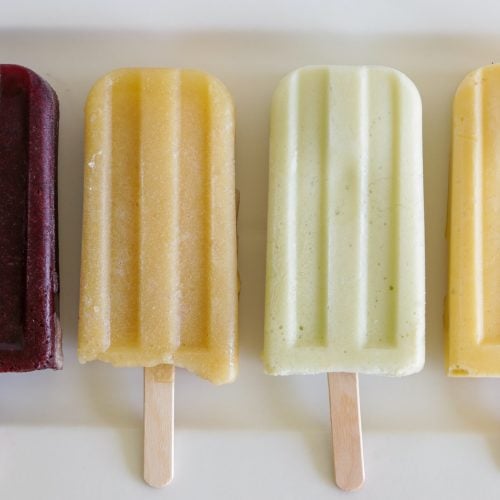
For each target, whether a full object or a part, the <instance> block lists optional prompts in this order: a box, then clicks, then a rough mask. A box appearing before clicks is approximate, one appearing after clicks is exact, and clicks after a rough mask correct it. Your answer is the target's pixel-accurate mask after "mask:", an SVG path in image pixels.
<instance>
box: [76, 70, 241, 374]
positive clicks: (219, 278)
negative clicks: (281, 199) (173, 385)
mask: <svg viewBox="0 0 500 500" xmlns="http://www.w3.org/2000/svg"><path fill="white" fill-rule="evenodd" d="M234 193H235V178H234V110H233V104H232V99H231V97H230V95H229V93H228V91H227V90H226V88H225V87H224V86H223V85H222V84H221V83H220V82H219V81H218V80H216V79H215V78H213V77H211V76H210V75H207V74H205V73H202V72H199V71H193V70H177V69H123V70H117V71H113V72H111V73H109V74H107V75H106V76H104V77H103V78H102V79H101V80H99V81H98V82H97V83H96V84H95V86H94V87H93V89H92V91H91V92H90V94H89V97H88V100H87V105H86V135H85V174H84V210H83V246H82V267H81V294H80V321H79V346H78V354H79V359H80V361H81V362H87V361H91V360H96V359H98V360H101V361H108V362H111V363H112V364H113V365H116V366H144V367H151V366H155V365H158V364H161V363H168V364H175V365H176V366H180V367H184V368H187V369H188V370H190V371H192V372H194V373H196V374H197V375H199V376H201V377H203V378H206V379H208V380H210V381H212V382H215V383H225V382H230V381H232V380H233V379H234V377H235V375H236V371H237V331H238V316H237V311H238V289H237V269H236V215H235V214H236V212H235V194H234Z"/></svg>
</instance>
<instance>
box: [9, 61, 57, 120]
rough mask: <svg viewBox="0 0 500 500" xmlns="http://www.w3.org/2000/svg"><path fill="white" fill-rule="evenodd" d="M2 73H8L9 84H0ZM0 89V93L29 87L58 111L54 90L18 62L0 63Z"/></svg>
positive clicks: (36, 74)
mask: <svg viewBox="0 0 500 500" xmlns="http://www.w3.org/2000/svg"><path fill="white" fill-rule="evenodd" d="M4 75H8V81H9V85H8V86H5V85H2V80H3V78H4ZM0 89H1V93H4V92H9V89H10V91H11V92H18V91H21V90H20V89H30V92H31V93H35V94H37V95H38V96H40V97H41V98H43V99H44V100H45V101H46V102H51V103H53V104H52V105H53V106H54V107H55V109H56V113H58V106H59V101H58V98H57V94H56V92H55V90H54V89H53V88H52V87H51V85H50V84H49V83H48V82H47V81H46V80H45V79H44V78H42V77H41V76H40V75H39V74H38V73H36V72H35V71H33V70H32V69H30V68H27V67H26V66H21V65H20V64H0Z"/></svg>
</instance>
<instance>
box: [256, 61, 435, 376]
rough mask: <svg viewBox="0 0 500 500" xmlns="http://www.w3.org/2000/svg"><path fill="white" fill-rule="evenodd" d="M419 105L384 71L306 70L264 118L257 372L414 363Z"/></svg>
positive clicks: (420, 236)
mask: <svg viewBox="0 0 500 500" xmlns="http://www.w3.org/2000/svg"><path fill="white" fill-rule="evenodd" d="M421 116H422V112H421V101H420V96H419V94H418V91H417V89H416V88H415V85H414V84H413V83H412V82H411V81H410V80H409V79H408V78H407V77H406V76H405V75H403V74H402V73H400V72H399V71H396V70H394V69H391V68H385V67H365V66H362V67H348V66H346V67H342V66H317V67H305V68H301V69H299V70H296V71H294V72H292V73H290V74H289V75H288V76H287V77H285V78H284V79H283V80H282V81H281V83H280V84H279V86H278V88H277V90H276V92H275V94H274V98H273V104H272V115H271V142H270V177H269V213H268V246H267V277H266V312H265V347H264V354H263V359H264V363H265V368H266V371H267V372H268V373H270V374H273V375H287V374H294V373H322V372H338V371H344V372H358V373H370V374H384V375H408V374H411V373H414V372H417V371H419V370H420V369H421V368H422V366H423V363H424V357H425V345H424V330H425V265H424V200H423V168H422V118H421Z"/></svg>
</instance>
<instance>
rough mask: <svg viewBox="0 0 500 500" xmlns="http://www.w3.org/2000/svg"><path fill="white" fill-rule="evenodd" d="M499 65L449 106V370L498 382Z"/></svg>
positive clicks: (468, 82) (468, 81)
mask: <svg viewBox="0 0 500 500" xmlns="http://www.w3.org/2000/svg"><path fill="white" fill-rule="evenodd" d="M499 126H500V65H499V64H494V65H489V66H485V67H484V68H480V69H478V70H476V71H473V72H472V73H470V74H469V75H467V77H466V78H465V79H464V80H463V82H462V83H461V84H460V86H459V87H458V90H457V92H456V95H455V100H454V103H453V146H452V162H451V168H450V194H449V207H448V239H449V278H448V280H449V283H448V297H447V308H446V309H447V310H446V313H445V314H446V320H445V322H446V331H447V341H448V349H447V351H448V352H447V354H448V358H447V369H448V374H449V375H451V376H484V377H486V376H500V137H499V135H498V132H499Z"/></svg>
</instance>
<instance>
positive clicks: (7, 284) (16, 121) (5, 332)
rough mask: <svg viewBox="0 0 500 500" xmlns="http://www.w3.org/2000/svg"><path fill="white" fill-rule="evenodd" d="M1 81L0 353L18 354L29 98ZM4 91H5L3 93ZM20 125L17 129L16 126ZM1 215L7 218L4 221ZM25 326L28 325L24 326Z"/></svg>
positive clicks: (12, 84)
mask: <svg viewBox="0 0 500 500" xmlns="http://www.w3.org/2000/svg"><path fill="white" fill-rule="evenodd" d="M0 78H1V76H0ZM2 79H3V81H2V80H0V116H2V117H4V116H6V117H9V119H8V120H7V119H2V120H0V136H1V137H9V139H10V140H9V141H2V142H1V143H0V155H1V156H2V165H5V166H8V168H9V170H7V169H1V170H0V175H1V176H2V179H3V182H5V193H4V195H2V196H1V197H0V213H1V214H2V219H1V220H0V255H1V258H0V275H1V276H2V280H3V281H2V287H3V288H4V289H5V290H10V291H11V293H10V296H9V300H6V301H4V303H3V304H2V309H1V313H0V349H12V350H21V349H22V346H23V337H24V335H23V329H24V327H25V325H24V324H23V322H24V316H25V314H24V311H25V309H26V300H27V295H26V288H27V286H28V283H27V282H26V259H27V252H26V245H25V237H26V222H27V221H26V212H27V198H26V186H27V182H28V149H27V148H26V147H25V144H26V141H27V139H28V136H29V132H28V130H29V123H28V119H27V110H28V95H27V93H25V92H20V91H17V92H16V91H15V90H11V91H9V87H15V82H13V81H10V82H9V79H8V77H3V78H2ZM4 88H5V89H6V90H4ZM18 125H19V126H18ZM3 214H8V217H5V216H4V215H3ZM26 326H27V325H26Z"/></svg>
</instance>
